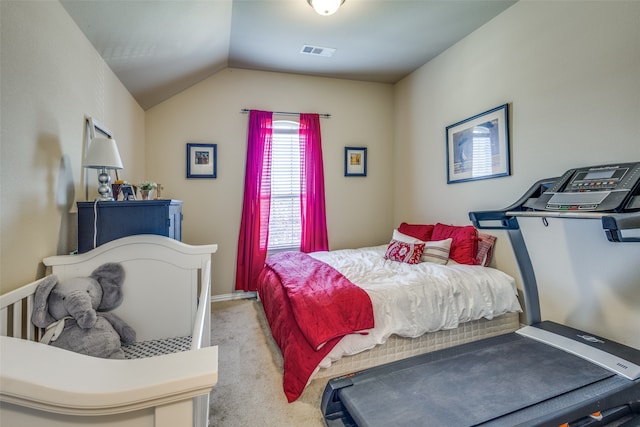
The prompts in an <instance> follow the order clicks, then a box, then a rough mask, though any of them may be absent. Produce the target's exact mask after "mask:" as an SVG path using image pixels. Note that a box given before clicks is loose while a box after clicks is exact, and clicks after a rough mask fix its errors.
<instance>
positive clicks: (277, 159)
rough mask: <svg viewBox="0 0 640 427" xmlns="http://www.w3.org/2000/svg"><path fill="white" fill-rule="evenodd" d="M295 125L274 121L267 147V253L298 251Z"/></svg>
mask: <svg viewBox="0 0 640 427" xmlns="http://www.w3.org/2000/svg"><path fill="white" fill-rule="evenodd" d="M298 132H299V123H296V122H292V121H284V120H281V121H274V122H273V135H272V147H271V211H270V218H269V247H268V251H269V252H277V251H282V250H299V249H300V236H301V219H300V169H301V167H300V142H299V134H298Z"/></svg>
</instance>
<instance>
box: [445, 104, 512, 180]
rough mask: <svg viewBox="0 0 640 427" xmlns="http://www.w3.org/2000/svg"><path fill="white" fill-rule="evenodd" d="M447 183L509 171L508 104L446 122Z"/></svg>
mask: <svg viewBox="0 0 640 427" xmlns="http://www.w3.org/2000/svg"><path fill="white" fill-rule="evenodd" d="M446 133H447V184H452V183H456V182H463V181H473V180H477V179H488V178H496V177H499V176H507V175H511V168H510V162H511V160H510V157H509V105H508V104H504V105H501V106H499V107H496V108H493V109H491V110H489V111H485V112H484V113H480V114H478V115H476V116H473V117H470V118H468V119H466V120H463V121H461V122H458V123H455V124H452V125H451V126H447V128H446Z"/></svg>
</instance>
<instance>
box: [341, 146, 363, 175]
mask: <svg viewBox="0 0 640 427" xmlns="http://www.w3.org/2000/svg"><path fill="white" fill-rule="evenodd" d="M344 176H367V149H366V148H365V147H344Z"/></svg>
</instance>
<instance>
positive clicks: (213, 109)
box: [146, 69, 393, 295]
mask: <svg viewBox="0 0 640 427" xmlns="http://www.w3.org/2000/svg"><path fill="white" fill-rule="evenodd" d="M243 108H249V109H263V110H269V111H294V112H317V113H329V114H331V118H330V119H321V123H320V124H321V129H322V145H323V152H324V167H325V170H324V172H325V185H326V189H325V191H326V204H327V217H328V224H327V225H328V229H329V245H330V247H331V248H332V249H335V248H345V247H355V246H361V245H373V244H380V243H383V242H385V241H388V239H389V238H390V234H391V228H392V227H393V224H392V215H393V208H392V203H391V201H392V183H391V180H392V176H393V175H392V165H393V162H392V138H393V86H391V85H388V84H377V83H361V82H355V81H348V80H336V79H327V78H318V77H305V76H299V75H292V74H280V73H268V72H260V71H249V70H239V69H226V70H224V71H222V72H220V73H217V74H216V75H214V76H213V77H210V78H209V79H207V80H205V81H203V82H201V83H199V84H197V85H195V86H193V87H191V88H190V89H188V90H186V91H184V92H182V93H180V94H178V95H176V96H174V97H173V98H171V99H169V100H167V101H165V102H163V103H162V104H160V105H158V106H156V107H154V108H151V109H150V110H148V111H147V114H146V123H147V128H146V134H147V147H146V148H147V151H146V155H147V178H148V179H151V180H155V181H157V182H160V183H162V185H163V186H164V187H165V191H164V193H163V194H164V195H165V196H167V197H171V198H175V199H180V200H183V201H184V206H183V214H184V221H183V240H184V241H185V242H186V243H191V244H199V243H217V244H218V245H219V247H218V253H217V254H216V255H215V259H214V269H215V271H214V277H213V280H214V284H213V294H214V295H221V294H222V295H225V294H230V293H231V292H233V288H234V283H235V282H234V280H235V259H236V251H237V241H238V232H239V227H240V215H241V208H242V192H243V188H244V167H245V157H246V139H247V121H248V115H246V114H241V113H240V110H241V109H243ZM275 118H276V119H277V118H278V117H277V116H276V117H275ZM281 118H285V119H286V118H287V117H281ZM289 119H290V117H289ZM187 142H207V143H215V144H218V177H217V179H189V180H188V179H186V178H185V176H186V171H185V168H186V160H185V155H186V143H187ZM345 146H364V147H368V164H367V171H368V173H367V177H366V178H362V177H350V178H346V177H344V147H345Z"/></svg>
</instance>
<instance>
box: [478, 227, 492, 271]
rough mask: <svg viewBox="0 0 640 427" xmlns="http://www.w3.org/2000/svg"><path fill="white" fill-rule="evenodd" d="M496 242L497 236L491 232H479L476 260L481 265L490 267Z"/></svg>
mask: <svg viewBox="0 0 640 427" xmlns="http://www.w3.org/2000/svg"><path fill="white" fill-rule="evenodd" d="M495 243H496V236H492V235H491V234H485V233H478V253H477V254H476V261H477V262H478V264H479V265H484V266H485V267H489V264H491V259H492V258H493V245H494V244H495Z"/></svg>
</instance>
